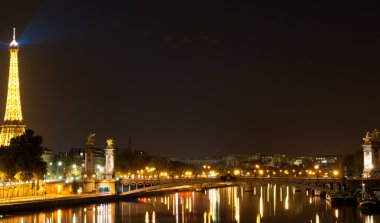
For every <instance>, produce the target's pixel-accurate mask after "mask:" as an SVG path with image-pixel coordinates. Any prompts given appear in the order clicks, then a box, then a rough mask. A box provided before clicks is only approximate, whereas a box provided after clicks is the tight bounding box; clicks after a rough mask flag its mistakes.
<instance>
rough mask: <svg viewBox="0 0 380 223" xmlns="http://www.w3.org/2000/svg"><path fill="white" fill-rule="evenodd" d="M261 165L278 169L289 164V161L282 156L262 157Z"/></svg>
mask: <svg viewBox="0 0 380 223" xmlns="http://www.w3.org/2000/svg"><path fill="white" fill-rule="evenodd" d="M260 161H261V163H262V164H263V165H265V166H271V167H280V166H283V165H288V164H289V159H288V157H286V155H284V154H273V155H262V156H261V159H260Z"/></svg>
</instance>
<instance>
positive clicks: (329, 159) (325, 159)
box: [315, 156, 339, 166]
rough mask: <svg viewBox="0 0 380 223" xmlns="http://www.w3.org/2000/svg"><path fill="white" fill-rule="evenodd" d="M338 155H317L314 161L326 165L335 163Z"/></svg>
mask: <svg viewBox="0 0 380 223" xmlns="http://www.w3.org/2000/svg"><path fill="white" fill-rule="evenodd" d="M338 158H339V156H317V157H315V162H316V163H318V164H319V165H321V166H328V165H332V164H335V163H336V161H337V160H338Z"/></svg>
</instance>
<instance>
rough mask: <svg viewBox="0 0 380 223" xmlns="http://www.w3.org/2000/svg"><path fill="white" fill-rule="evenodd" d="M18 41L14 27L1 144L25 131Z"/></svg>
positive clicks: (8, 141) (7, 143)
mask: <svg viewBox="0 0 380 223" xmlns="http://www.w3.org/2000/svg"><path fill="white" fill-rule="evenodd" d="M18 49H19V46H18V43H17V42H16V29H15V28H13V40H12V42H11V43H10V44H9V52H10V62H9V79H8V94H7V104H6V107H5V115H4V123H3V125H2V126H1V133H0V145H1V146H8V145H9V143H10V141H11V139H12V138H14V137H17V136H20V135H22V134H23V133H24V132H25V125H24V121H23V119H22V111H21V99H20V84H19V78H18V57H17V56H18Z"/></svg>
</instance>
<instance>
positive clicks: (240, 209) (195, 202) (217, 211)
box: [0, 184, 380, 223]
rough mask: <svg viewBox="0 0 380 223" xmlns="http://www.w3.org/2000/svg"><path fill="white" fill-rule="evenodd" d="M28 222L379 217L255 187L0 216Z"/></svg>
mask: <svg viewBox="0 0 380 223" xmlns="http://www.w3.org/2000/svg"><path fill="white" fill-rule="evenodd" d="M18 222H22V223H28V222H36V223H37V222H38V223H39V222H41V223H42V222H43V223H49V222H58V223H66V222H73V223H75V222H104V223H106V222H107V223H110V222H138V223H169V222H175V223H182V222H199V223H209V222H210V223H211V222H222V223H223V222H241V223H245V222H247V223H248V222H309V223H314V222H315V223H319V222H321V223H322V222H323V223H325V222H353V223H354V222H366V223H376V222H380V215H379V214H374V215H366V214H362V213H361V212H360V211H359V210H358V208H354V207H346V206H340V207H332V206H331V205H330V203H329V202H328V201H325V200H324V199H322V198H319V197H313V196H311V195H310V193H308V192H307V191H302V192H296V191H295V188H293V187H291V186H285V185H275V184H268V185H261V186H260V185H258V186H256V187H255V188H254V191H253V192H244V191H243V188H242V187H226V188H217V189H209V190H206V191H205V192H203V193H202V192H178V193H171V194H167V195H160V196H153V197H147V198H140V199H137V200H136V201H132V202H115V203H107V204H94V205H86V206H81V207H72V208H59V209H58V208H57V209H54V210H42V211H36V212H32V213H21V214H15V215H4V216H1V218H0V223H18Z"/></svg>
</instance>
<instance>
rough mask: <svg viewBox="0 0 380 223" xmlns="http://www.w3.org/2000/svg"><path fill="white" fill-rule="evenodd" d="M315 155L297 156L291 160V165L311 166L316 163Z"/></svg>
mask: <svg viewBox="0 0 380 223" xmlns="http://www.w3.org/2000/svg"><path fill="white" fill-rule="evenodd" d="M314 160H315V158H314V157H304V156H300V157H296V158H293V159H291V160H290V161H289V164H290V165H293V166H299V167H311V166H312V165H313V164H314Z"/></svg>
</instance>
